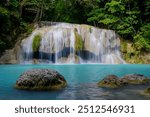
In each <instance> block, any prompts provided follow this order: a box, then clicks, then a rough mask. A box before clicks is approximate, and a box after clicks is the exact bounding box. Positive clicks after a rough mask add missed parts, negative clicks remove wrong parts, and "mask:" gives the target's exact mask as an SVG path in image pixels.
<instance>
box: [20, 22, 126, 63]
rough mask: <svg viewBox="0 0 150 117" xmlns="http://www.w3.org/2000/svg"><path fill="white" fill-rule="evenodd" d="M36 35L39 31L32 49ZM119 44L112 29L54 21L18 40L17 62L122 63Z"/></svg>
mask: <svg viewBox="0 0 150 117" xmlns="http://www.w3.org/2000/svg"><path fill="white" fill-rule="evenodd" d="M36 35H40V37H41V40H40V42H39V48H38V51H36V52H34V51H33V50H34V49H33V42H34V39H35V38H34V37H35V36H36ZM119 48H120V39H119V37H118V36H117V35H116V34H115V32H114V31H112V30H104V29H98V28H95V27H92V26H89V25H77V24H68V23H58V24H57V23H56V24H55V25H51V26H43V27H41V28H37V29H36V30H34V32H33V33H32V34H31V35H30V36H29V37H28V38H26V39H24V40H23V41H22V55H21V57H20V58H21V59H20V62H21V63H35V61H36V62H39V63H107V64H123V63H125V62H124V60H123V59H122V58H121V55H120V51H119ZM35 54H36V56H35ZM37 55H38V56H37Z"/></svg>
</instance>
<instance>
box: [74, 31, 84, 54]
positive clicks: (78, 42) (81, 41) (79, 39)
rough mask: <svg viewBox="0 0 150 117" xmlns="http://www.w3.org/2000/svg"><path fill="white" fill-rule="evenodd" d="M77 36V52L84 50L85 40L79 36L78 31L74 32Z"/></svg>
mask: <svg viewBox="0 0 150 117" xmlns="http://www.w3.org/2000/svg"><path fill="white" fill-rule="evenodd" d="M74 34H75V50H76V52H78V51H80V50H82V49H83V40H82V37H81V35H79V34H78V32H77V29H75V30H74Z"/></svg>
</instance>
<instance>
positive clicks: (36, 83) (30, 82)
mask: <svg viewBox="0 0 150 117" xmlns="http://www.w3.org/2000/svg"><path fill="white" fill-rule="evenodd" d="M66 86H67V82H66V80H65V78H64V77H63V76H62V75H61V74H59V73H58V72H57V71H54V70H49V69H33V70H29V71H26V72H24V73H23V74H21V75H20V78H19V79H18V80H17V81H16V85H15V87H16V88H18V89H26V90H57V89H61V88H64V87H66Z"/></svg>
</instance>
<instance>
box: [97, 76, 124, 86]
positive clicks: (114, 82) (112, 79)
mask: <svg viewBox="0 0 150 117" xmlns="http://www.w3.org/2000/svg"><path fill="white" fill-rule="evenodd" d="M122 84H123V83H121V82H120V80H119V78H118V77H117V76H116V75H108V76H106V77H105V78H104V79H103V80H101V81H99V82H98V86H99V87H105V88H119V87H120V86H122Z"/></svg>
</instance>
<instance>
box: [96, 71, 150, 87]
mask: <svg viewBox="0 0 150 117" xmlns="http://www.w3.org/2000/svg"><path fill="white" fill-rule="evenodd" d="M149 81H150V79H149V78H147V77H145V76H144V75H141V74H129V75H126V76H124V77H123V78H118V77H117V76H116V75H108V76H106V77H105V78H104V79H103V80H101V81H99V82H98V86H99V87H107V88H119V87H121V86H125V85H128V84H131V85H135V84H148V83H149Z"/></svg>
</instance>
